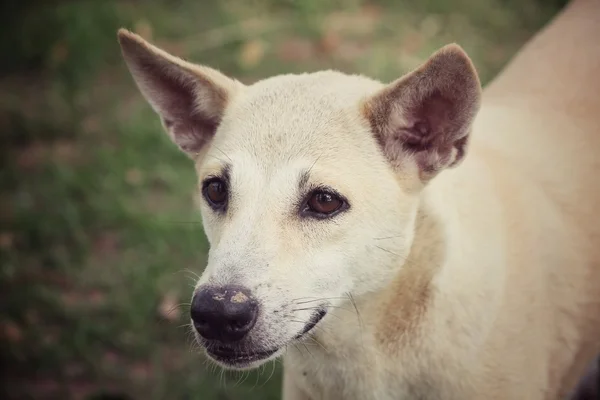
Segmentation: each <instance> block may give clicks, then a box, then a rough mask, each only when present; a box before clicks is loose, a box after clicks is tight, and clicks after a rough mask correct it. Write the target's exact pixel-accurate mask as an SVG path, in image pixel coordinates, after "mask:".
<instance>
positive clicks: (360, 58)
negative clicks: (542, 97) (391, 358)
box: [0, 0, 563, 400]
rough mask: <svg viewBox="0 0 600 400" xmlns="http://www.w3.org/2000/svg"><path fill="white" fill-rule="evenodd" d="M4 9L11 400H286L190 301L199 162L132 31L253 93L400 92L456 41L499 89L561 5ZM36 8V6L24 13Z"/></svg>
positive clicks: (0, 242)
mask: <svg viewBox="0 0 600 400" xmlns="http://www.w3.org/2000/svg"><path fill="white" fill-rule="evenodd" d="M24 3H25V2H22V3H18V2H15V1H12V2H10V1H9V2H5V3H3V5H2V6H0V15H2V17H0V20H2V26H3V28H4V29H5V31H6V32H5V34H4V35H2V38H1V39H0V40H1V41H2V42H1V43H0V46H2V47H0V50H3V52H2V53H3V54H4V56H3V57H2V58H3V61H2V64H0V71H1V73H0V129H1V130H2V135H1V136H0V140H1V149H0V156H1V157H0V164H1V172H0V182H1V184H2V185H1V187H0V263H1V271H0V300H1V303H0V304H1V305H2V313H1V314H0V336H1V341H2V355H3V359H4V360H5V361H6V365H8V366H9V368H6V369H4V370H5V374H4V375H5V379H6V384H5V385H3V387H4V389H5V390H6V395H5V396H3V398H6V399H89V400H91V399H202V400H217V399H219V400H225V399H247V400H253V399H261V400H268V399H278V398H279V392H280V380H281V374H280V365H279V364H270V365H267V366H265V367H264V368H263V369H261V370H260V371H257V372H253V373H250V374H247V373H246V374H234V373H231V374H229V373H223V372H222V371H221V370H217V369H216V368H215V367H214V366H212V364H210V363H208V362H207V361H206V360H205V359H204V357H203V356H202V354H201V353H200V352H199V351H197V349H196V348H195V346H194V343H193V341H191V340H190V339H191V338H190V335H189V329H188V327H187V326H186V323H187V322H188V317H187V313H188V310H187V307H188V305H187V302H188V301H189V298H190V295H191V287H192V285H193V283H194V279H195V277H196V276H197V275H198V274H200V273H201V272H202V268H203V267H204V265H205V262H206V254H207V251H208V246H207V243H206V240H205V237H204V234H203V231H202V225H201V222H200V216H199V214H198V212H197V211H196V210H195V208H194V201H193V192H194V190H195V178H194V172H193V168H192V165H191V163H190V161H189V160H188V159H187V158H186V157H185V156H184V155H183V154H181V153H179V152H178V151H177V149H176V148H175V146H174V145H172V144H171V143H170V142H169V140H168V138H167V136H166V135H164V134H163V133H162V131H161V128H160V124H159V121H158V119H157V118H156V116H155V115H154V114H153V113H152V111H151V109H150V108H149V107H148V106H147V104H146V103H145V102H144V101H143V99H142V97H141V96H140V95H139V93H138V92H137V91H136V89H135V87H134V85H133V81H132V80H131V78H130V76H129V75H128V74H127V71H126V69H125V67H124V64H123V62H122V61H121V59H120V52H119V48H118V45H117V41H116V30H117V28H118V27H120V26H125V27H127V28H130V29H132V30H133V31H136V32H138V33H140V34H141V35H142V36H144V37H146V38H148V39H152V40H154V41H155V42H156V43H157V44H158V45H160V46H162V47H164V48H165V49H167V50H168V51H170V52H173V53H174V54H177V55H179V56H183V57H185V58H187V59H190V60H193V61H196V62H201V63H206V64H208V65H211V66H213V67H216V68H219V69H221V70H222V71H224V72H226V73H228V74H230V75H232V76H235V77H236V78H238V79H240V80H242V81H243V82H248V83H250V82H253V81H256V80H257V79H260V78H263V77H267V76H269V75H272V74H277V73H288V72H301V71H315V70H318V69H323V68H336V69H340V70H342V71H345V72H360V73H363V74H367V75H370V76H372V77H375V78H379V79H381V80H384V81H390V80H392V79H395V78H397V77H399V76H400V75H401V74H403V73H405V72H407V71H408V70H409V69H411V68H413V67H415V66H416V65H418V64H419V63H420V62H422V61H423V60H424V59H425V58H426V57H427V56H428V55H429V54H430V53H431V52H432V51H433V50H435V49H437V48H438V47H440V46H441V45H444V44H446V43H449V42H458V43H459V44H461V45H462V46H463V47H464V48H465V49H466V50H467V52H468V53H469V54H470V55H471V56H472V58H473V60H474V62H475V64H476V66H477V68H478V70H479V73H480V75H481V77H482V81H483V82H484V83H485V82H487V81H488V80H489V79H490V78H491V77H493V75H494V74H495V73H496V72H497V71H498V70H499V69H500V68H501V67H502V66H503V65H504V64H505V63H506V62H507V60H509V58H510V57H511V56H512V55H513V54H514V52H515V51H516V50H517V49H518V48H519V46H520V45H522V44H523V43H524V41H526V40H527V39H528V38H529V37H530V36H531V35H532V33H533V32H535V31H536V30H537V29H538V28H539V27H540V26H542V25H543V24H544V23H545V22H546V21H548V19H549V18H550V17H551V16H552V15H553V14H554V13H555V12H556V10H558V9H559V7H560V6H562V4H563V2H562V1H550V2H548V1H542V0H539V1H528V2H525V1H519V0H455V1H444V0H427V1H425V0H424V1H420V2H418V4H419V5H415V4H417V2H409V1H393V0H379V1H375V0H373V1H363V0H347V1H341V0H337V1H335V0H305V1H300V0H287V1H284V0H279V1H276V0H253V1H245V2H242V1H233V0H227V1H217V0H205V1H202V2H200V1H192V0H177V1H166V0H161V1H153V2H144V1H141V0H137V1H134V0H121V1H117V0H103V1H102V2H98V1H92V0H90V1H81V0H80V1H69V0H55V1H39V2H37V5H35V7H34V5H31V4H29V5H28V6H26V5H24ZM28 3H32V4H34V3H35V2H28Z"/></svg>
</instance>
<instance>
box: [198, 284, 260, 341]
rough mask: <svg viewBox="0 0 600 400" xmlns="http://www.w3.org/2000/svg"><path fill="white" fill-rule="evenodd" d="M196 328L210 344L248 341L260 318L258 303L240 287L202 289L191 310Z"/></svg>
mask: <svg viewBox="0 0 600 400" xmlns="http://www.w3.org/2000/svg"><path fill="white" fill-rule="evenodd" d="M190 313H191V317H192V321H193V323H194V327H195V328H196V330H197V331H198V333H199V334H200V335H201V336H202V337H203V338H205V339H207V340H218V341H220V342H223V343H231V342H236V341H239V340H241V339H242V338H244V336H246V334H247V333H248V332H250V330H251V329H252V328H253V327H254V324H255V323H256V319H257V317H258V303H257V302H256V301H255V300H254V299H253V297H252V295H251V293H250V291H249V290H248V289H246V288H243V287H240V286H223V287H207V288H200V290H198V291H197V292H196V294H195V295H194V297H193V299H192V306H191V309H190Z"/></svg>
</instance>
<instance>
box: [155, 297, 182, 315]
mask: <svg viewBox="0 0 600 400" xmlns="http://www.w3.org/2000/svg"><path fill="white" fill-rule="evenodd" d="M158 315H160V317H161V318H164V319H166V320H167V321H179V318H180V317H181V309H180V307H179V298H178V297H177V296H176V295H175V294H173V293H168V294H166V295H164V296H163V298H162V299H161V301H160V304H159V305H158Z"/></svg>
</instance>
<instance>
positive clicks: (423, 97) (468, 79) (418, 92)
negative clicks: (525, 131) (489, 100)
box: [363, 44, 481, 182]
mask: <svg viewBox="0 0 600 400" xmlns="http://www.w3.org/2000/svg"><path fill="white" fill-rule="evenodd" d="M480 97H481V84H480V82H479V78H478V76H477V72H476V71H475V68H474V66H473V64H472V63H471V60H470V59H469V57H468V56H467V54H466V53H465V52H464V51H463V50H462V48H460V47H459V46H458V45H455V44H452V45H448V46H445V47H443V48H442V49H441V50H439V51H438V52H436V53H435V54H433V55H432V56H431V57H430V58H429V60H428V61H427V62H426V63H425V64H424V65H422V66H421V67H419V68H417V69H416V70H415V71H413V72H410V73H409V74H407V75H405V76H403V77H402V78H400V79H398V80H397V81H395V82H392V83H391V84H389V85H387V86H386V87H385V88H383V89H382V90H381V91H379V92H378V93H376V94H375V95H374V96H372V97H371V98H369V99H367V101H366V102H365V103H363V112H364V115H365V116H366V117H367V119H368V120H369V122H370V124H371V127H372V130H373V133H374V134H375V137H376V138H377V140H378V141H379V143H380V145H381V148H382V150H383V152H384V154H385V156H386V157H387V158H388V160H389V161H390V163H391V164H392V166H393V167H394V168H402V166H404V165H406V164H405V163H406V162H415V163H416V165H417V167H418V169H419V175H420V178H421V180H422V181H424V182H426V181H428V180H429V179H431V178H432V177H434V176H435V175H436V174H437V173H438V172H440V171H441V170H442V169H444V168H448V167H452V166H455V165H456V164H458V163H459V162H460V161H461V160H462V159H463V157H464V155H465V151H466V148H467V143H468V139H469V133H470V130H471V123H472V121H473V118H474V117H475V115H476V114H477V111H478V110H479V103H480Z"/></svg>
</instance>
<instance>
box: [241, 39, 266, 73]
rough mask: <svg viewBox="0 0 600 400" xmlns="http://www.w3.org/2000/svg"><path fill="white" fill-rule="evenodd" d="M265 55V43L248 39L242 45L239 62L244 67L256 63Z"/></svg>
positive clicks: (253, 65) (250, 66) (249, 66)
mask: <svg viewBox="0 0 600 400" xmlns="http://www.w3.org/2000/svg"><path fill="white" fill-rule="evenodd" d="M264 56H265V44H264V42H262V41H260V40H250V41H248V42H246V43H244V45H243V46H242V49H241V51H240V54H239V62H240V64H241V65H242V67H244V68H252V67H255V66H256V65H258V64H259V63H260V62H261V61H262V59H263V57H264Z"/></svg>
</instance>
